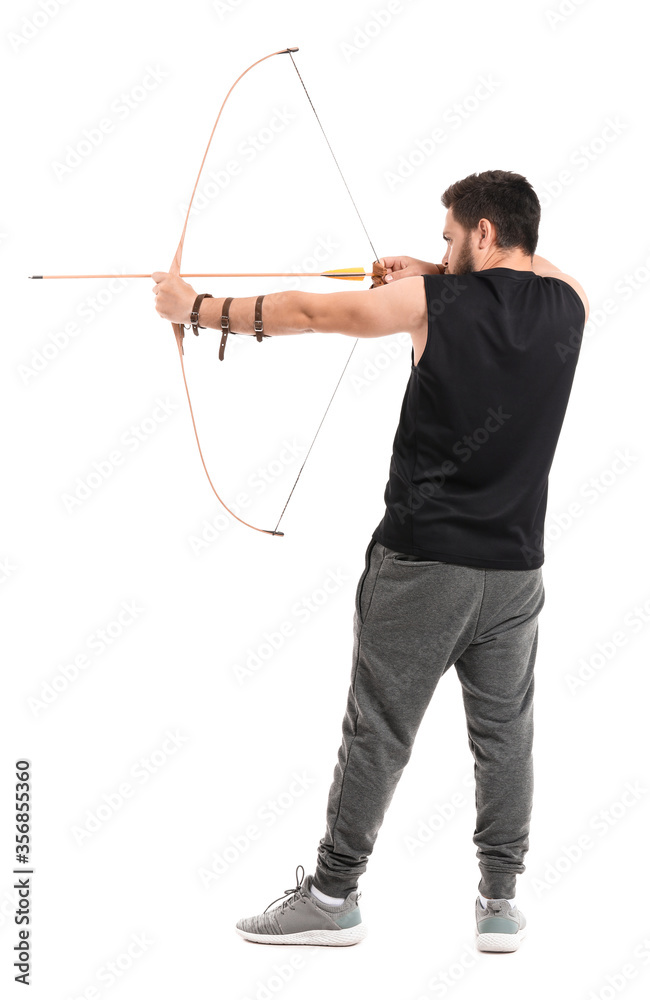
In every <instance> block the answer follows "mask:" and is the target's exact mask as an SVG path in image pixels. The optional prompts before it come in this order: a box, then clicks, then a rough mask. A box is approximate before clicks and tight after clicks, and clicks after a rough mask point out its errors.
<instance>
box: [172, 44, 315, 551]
mask: <svg viewBox="0 0 650 1000" xmlns="http://www.w3.org/2000/svg"><path fill="white" fill-rule="evenodd" d="M296 51H297V49H280V50H279V51H278V52H270V53H269V54H268V55H267V56H262V58H261V59H257V60H256V61H255V62H254V63H251V65H250V66H249V67H248V69H245V70H244V72H243V73H240V75H239V76H238V77H237V79H236V80H235V82H234V83H233V85H232V87H231V88H230V90H229V91H228V93H227V94H226V96H225V97H224V99H223V103H222V105H221V107H220V108H219V114H218V115H217V118H216V121H215V123H214V125H213V126H212V132H211V133H210V138H209V139H208V145H207V146H206V148H205V153H204V154H203V159H202V160H201V166H200V167H199V172H198V174H197V176H196V181H195V182H194V188H193V189H192V195H191V197H190V201H189V205H188V206H187V213H186V215H185V222H184V223H183V231H182V233H181V238H180V241H179V244H178V248H177V250H176V253H175V254H174V259H173V260H172V262H171V266H170V268H169V271H170V274H177V275H179V274H180V271H181V260H182V257H183V245H184V243H185V233H186V231H187V223H188V222H189V218H190V212H191V211H192V203H193V201H194V195H195V194H196V189H197V187H198V186H199V181H200V179H201V174H202V172H203V167H204V165H205V161H206V158H207V155H208V152H209V149H210V145H211V143H212V139H213V136H214V133H215V131H216V128H217V125H218V124H219V119H220V118H221V114H222V112H223V109H224V108H225V106H226V103H227V101H228V98H229V97H230V95H231V94H232V92H233V90H234V89H235V87H236V86H237V84H238V83H239V81H240V80H241V79H242V77H244V76H246V74H247V73H249V72H250V71H251V70H252V69H253V68H254V67H255V66H259V64H260V63H262V62H264V61H265V60H266V59H271V58H272V57H273V56H279V55H283V54H284V53H291V52H296ZM172 330H173V331H174V337H175V339H176V346H177V348H178V356H179V358H180V362H181V371H182V373H183V383H184V385H185V393H186V395H187V402H188V405H189V408H190V416H191V418H192V427H193V428H194V437H195V438H196V444H197V447H198V449H199V455H200V456H201V462H202V464H203V468H204V470H205V474H206V476H207V478H208V482H209V483H210V486H211V488H212V492H213V493H214V495H215V496H216V498H217V500H218V501H219V503H220V504H221V506H222V507H223V508H224V510H227V511H228V513H229V514H230V515H231V517H234V518H235V520H237V521H239V522H240V523H241V524H245V525H246V527H247V528H252V529H253V530H254V531H261V532H262V533H263V534H265V535H279V536H283V535H284V532H283V531H278V530H277V526H276V528H275V530H270V529H268V528H257V527H256V526H255V525H254V524H249V522H248V521H244V520H243V519H242V518H241V517H238V516H237V514H235V513H234V511H232V510H231V509H230V507H228V505H227V504H225V503H224V502H223V500H222V499H221V497H220V496H219V494H218V493H217V491H216V489H215V487H214V483H213V482H212V479H211V478H210V473H209V472H208V467H207V465H206V464H205V459H204V457H203V451H202V449H201V442H200V441H199V434H198V431H197V429H196V421H195V419H194V410H193V409H192V400H191V398H190V390H189V388H188V385H187V377H186V375H185V364H184V362H183V338H184V336H185V333H184V329H183V325H182V324H181V323H172Z"/></svg>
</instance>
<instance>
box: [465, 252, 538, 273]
mask: <svg viewBox="0 0 650 1000" xmlns="http://www.w3.org/2000/svg"><path fill="white" fill-rule="evenodd" d="M492 267H508V268H510V269H511V270H512V271H532V269H533V262H532V260H531V258H530V257H527V256H526V255H525V254H523V253H507V254H504V253H492V254H489V255H488V256H487V257H486V259H485V260H484V261H482V262H481V263H480V265H479V267H478V268H477V270H478V271H487V270H488V269H489V268H492Z"/></svg>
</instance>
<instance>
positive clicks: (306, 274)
mask: <svg viewBox="0 0 650 1000" xmlns="http://www.w3.org/2000/svg"><path fill="white" fill-rule="evenodd" d="M29 277H30V278H43V279H46V278H48V279H50V280H51V279H54V278H150V277H151V275H150V274H30V275H29ZM179 277H181V278H339V279H341V280H343V281H363V279H364V278H371V277H372V274H371V273H369V272H367V271H362V270H361V268H358V269H357V268H350V269H348V270H347V271H344V270H341V271H228V272H225V271H220V272H210V273H207V274H205V273H203V274H181V275H180V276H179Z"/></svg>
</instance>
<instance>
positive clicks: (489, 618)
mask: <svg viewBox="0 0 650 1000" xmlns="http://www.w3.org/2000/svg"><path fill="white" fill-rule="evenodd" d="M543 605H544V584H543V580H542V569H541V567H540V568H538V569H528V570H502V569H478V568H475V567H470V566H458V565H456V564H454V563H447V562H434V561H431V560H421V559H418V558H417V557H415V556H408V555H403V554H401V553H398V552H393V551H392V550H391V549H387V548H386V547H385V546H383V545H380V544H379V543H378V542H374V541H371V542H370V545H369V546H368V549H367V551H366V564H365V569H364V572H363V574H362V576H361V579H360V580H359V584H358V587H357V593H356V598H355V616H354V654H353V663H352V678H351V682H350V689H349V693H348V701H347V709H346V712H345V716H344V718H343V738H342V742H341V746H340V749H339V752H338V762H337V764H336V767H335V769H334V780H333V782H332V786H331V788H330V792H329V799H328V804H327V830H326V833H325V836H324V837H323V839H322V840H321V841H320V845H319V847H318V857H317V864H316V868H315V871H314V884H315V885H316V887H317V888H319V889H321V891H322V892H326V893H328V894H329V895H332V896H345V895H347V893H348V892H350V891H351V890H352V889H354V888H355V887H357V885H358V878H359V876H360V875H361V874H363V872H365V870H366V867H367V862H368V856H369V854H370V853H371V852H372V849H373V846H374V843H375V840H376V838H377V834H378V833H379V828H380V827H381V824H382V822H383V818H384V814H385V812H386V810H387V808H388V806H389V804H390V801H391V799H392V797H393V794H394V792H395V788H396V787H397V782H398V781H399V779H400V776H401V774H402V771H403V770H404V767H405V766H406V764H407V762H408V760H409V757H410V756H411V751H412V749H413V743H414V740H415V736H416V734H417V731H418V728H419V726H420V723H421V722H422V719H423V717H424V713H425V711H426V709H427V706H428V704H429V701H430V699H431V696H432V694H433V692H434V691H435V688H436V685H437V683H438V681H439V680H440V678H441V677H442V675H443V674H444V673H445V672H446V671H447V670H448V669H449V667H450V666H452V664H454V665H455V667H456V673H457V675H458V678H459V680H460V683H461V685H462V691H463V704H464V707H465V714H466V718H467V732H468V736H469V746H470V749H471V751H472V755H473V758H474V776H475V781H476V829H475V831H474V838H473V839H474V843H475V844H476V846H477V848H478V850H477V852H476V856H477V858H478V859H479V869H480V873H481V878H480V881H479V884H478V890H479V892H481V893H482V894H483V895H484V896H487V897H490V898H494V899H502V898H506V899H512V898H513V896H514V895H515V882H516V876H517V874H519V873H521V872H523V871H525V865H524V856H525V854H526V852H527V850H528V846H529V844H528V834H529V826H530V817H531V811H532V795H533V759H532V744H533V692H534V675H533V667H534V663H535V654H536V651H537V625H538V622H537V616H538V615H539V612H540V611H541V609H542V607H543Z"/></svg>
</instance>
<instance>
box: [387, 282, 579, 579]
mask: <svg viewBox="0 0 650 1000" xmlns="http://www.w3.org/2000/svg"><path fill="white" fill-rule="evenodd" d="M424 285H425V292H426V298H427V309H428V336H427V342H426V346H425V348H424V351H423V353H422V355H421V357H420V359H419V361H418V364H417V366H412V371H411V378H410V380H409V383H408V386H407V389H406V393H405V397H404V402H403V404H402V412H401V416H400V423H399V427H398V431H397V434H396V436H395V441H394V445H393V456H392V459H391V465H390V476H389V481H388V484H387V487H386V493H385V501H386V514H385V516H384V518H383V520H382V522H381V524H380V525H379V526H378V527H377V529H376V530H375V532H374V534H373V537H374V538H375V539H376V540H377V541H379V542H380V543H381V544H383V545H385V546H387V547H388V548H390V549H393V550H396V551H400V552H405V553H409V554H412V555H418V556H420V557H422V558H428V559H434V560H441V561H445V562H454V563H458V564H460V565H466V566H483V567H486V568H496V569H533V568H537V567H539V566H541V565H542V563H543V562H544V548H543V536H544V518H545V514H546V500H547V489H548V474H549V470H550V468H551V463H552V460H553V456H554V453H555V449H556V446H557V441H558V437H559V434H560V430H561V427H562V423H563V420H564V416H565V411H566V407H567V404H568V400H569V394H570V391H571V386H572V383H573V377H574V373H575V367H576V363H577V359H578V355H579V349H580V344H581V337H582V330H583V327H584V321H585V309H584V306H583V303H582V301H581V299H580V297H579V295H578V293H577V292H576V291H575V290H574V289H573V288H572V287H571V286H570V285H569V284H567V283H566V282H565V281H562V280H560V279H558V278H552V277H540V276H538V275H536V274H534V273H533V272H532V271H520V270H515V269H511V268H505V267H494V268H490V269H486V270H482V271H475V272H472V273H469V274H463V275H459V276H457V275H424Z"/></svg>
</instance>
